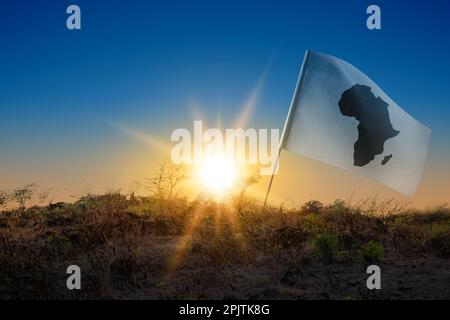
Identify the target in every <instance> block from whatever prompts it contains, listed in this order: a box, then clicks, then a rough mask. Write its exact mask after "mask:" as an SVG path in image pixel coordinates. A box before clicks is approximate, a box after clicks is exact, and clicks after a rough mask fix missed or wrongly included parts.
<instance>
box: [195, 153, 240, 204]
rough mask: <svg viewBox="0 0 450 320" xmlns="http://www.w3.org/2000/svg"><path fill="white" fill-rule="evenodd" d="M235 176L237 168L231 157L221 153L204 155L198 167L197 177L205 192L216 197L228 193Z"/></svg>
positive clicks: (234, 181)
mask: <svg viewBox="0 0 450 320" xmlns="http://www.w3.org/2000/svg"><path fill="white" fill-rule="evenodd" d="M237 176H238V172H237V168H236V166H235V164H234V162H233V159H232V158H231V157H227V156H226V155H223V154H207V155H204V157H203V159H202V161H201V164H200V167H199V178H200V182H201V184H202V187H203V189H204V191H205V193H208V194H212V195H214V196H217V197H222V196H224V195H226V194H228V193H229V192H230V191H231V189H232V188H233V186H234V185H235V183H236V179H237Z"/></svg>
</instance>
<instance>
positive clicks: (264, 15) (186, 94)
mask: <svg viewBox="0 0 450 320" xmlns="http://www.w3.org/2000/svg"><path fill="white" fill-rule="evenodd" d="M70 4H76V5H78V6H79V7H80V8H81V17H82V18H81V19H82V20H81V21H82V22H81V24H82V29H81V30H76V31H70V30H68V29H67V28H66V18H67V16H68V15H67V14H66V8H67V6H69V5H70ZM370 4H377V5H379V6H380V8H381V19H382V20H381V21H382V22H381V23H382V29H381V30H375V31H371V30H368V29H367V28H366V26H365V23H366V18H367V14H366V13H365V12H366V8H367V6H368V5H370ZM448 30H450V3H449V2H448V1H438V0H437V1H433V3H432V4H430V2H429V1H413V2H412V1H376V2H372V1H361V0H358V1H357V0H355V1H339V2H337V1H322V0H316V1H160V2H156V1H155V2H153V1H125V0H120V1H119V0H116V1H112V0H109V1H103V0H95V1H92V0H91V1H83V0H72V1H61V0H58V1H56V0H54V1H50V0H42V1H33V2H30V1H23V0H15V1H12V0H4V1H2V3H1V9H0V39H1V42H2V44H1V50H0V75H1V76H0V111H1V117H0V188H11V187H14V186H17V185H20V184H25V183H30V182H38V183H40V184H43V185H48V186H52V187H54V188H57V189H59V190H71V189H77V188H78V189H80V188H82V189H83V188H84V189H86V190H88V189H93V190H94V189H95V190H107V189H115V188H122V189H124V190H125V191H126V190H127V188H128V186H129V185H130V183H132V182H133V181H135V180H139V179H142V177H143V176H145V175H146V174H149V173H150V174H151V172H152V170H154V169H155V168H156V167H157V166H158V164H159V163H161V162H162V161H164V160H165V159H166V158H167V157H168V154H167V152H166V151H164V149H162V148H160V145H159V141H165V142H170V141H169V138H170V133H171V132H172V130H174V129H176V128H191V127H192V121H193V120H195V119H198V118H199V117H200V118H201V119H203V120H205V121H207V122H208V123H211V125H213V124H214V123H215V122H216V120H217V119H218V118H220V121H221V124H222V126H224V127H227V126H232V125H233V124H234V123H235V121H236V119H238V118H239V115H240V114H241V112H242V109H243V107H244V106H245V105H248V104H249V103H250V104H251V105H252V108H251V112H250V113H249V114H248V119H247V122H246V124H245V125H246V127H254V128H280V129H281V128H282V127H283V124H284V120H285V117H286V114H287V111H288V107H289V103H290V100H291V97H292V94H293V91H294V87H295V83H296V79H297V76H298V73H299V68H300V65H301V62H302V59H303V56H304V52H305V50H307V49H310V50H314V51H318V52H323V53H328V54H331V55H334V56H337V57H339V58H342V59H344V60H346V61H348V62H350V63H351V64H353V65H354V66H356V67H357V68H359V69H360V70H362V71H363V72H364V73H365V74H367V75H368V76H369V77H370V78H371V79H372V80H374V81H375V82H376V83H377V84H378V85H379V86H380V87H381V88H382V89H383V90H384V91H385V92H386V93H387V94H388V95H389V96H390V97H391V98H392V99H393V100H394V101H396V102H397V103H398V105H400V106H401V107H402V108H403V109H404V110H406V111H407V112H408V113H409V114H410V115H412V116H413V117H414V118H416V119H417V120H419V121H420V122H422V123H423V124H425V125H426V126H428V127H429V128H431V130H432V138H431V142H430V150H429V155H428V159H427V164H426V168H425V173H424V176H423V179H422V182H421V184H420V185H419V188H418V190H417V192H416V194H415V195H414V196H413V197H412V198H405V197H402V196H400V195H399V194H397V193H395V192H393V191H391V190H390V189H388V188H387V187H384V186H383V185H381V184H379V183H377V182H373V181H371V180H368V179H367V178H364V177H359V176H355V175H353V174H350V173H348V172H343V171H341V170H339V169H336V168H332V167H330V166H327V165H324V164H321V163H318V162H316V161H313V160H310V159H307V158H304V157H301V156H297V155H293V154H290V153H288V152H285V153H283V154H282V157H281V163H280V171H279V174H278V175H277V177H276V179H275V182H274V186H273V190H272V193H271V197H273V198H272V199H273V200H274V201H279V202H283V203H285V202H286V203H293V204H298V203H301V202H303V201H306V200H308V199H310V198H314V199H319V200H323V201H332V200H333V199H335V198H346V197H356V198H358V197H361V198H363V197H367V196H373V195H378V196H379V197H381V198H386V197H395V198H396V199H399V200H401V201H411V202H412V203H413V204H414V205H416V206H431V205H437V204H441V203H445V202H447V201H448V200H449V199H448V197H449V194H450V148H449V142H448V141H449V140H450V129H449V126H448V124H449V123H450V94H449V88H450V77H448V74H449V73H450V60H449V59H448V57H449V56H450V39H449V38H450V34H449V32H448ZM143 137H144V138H143ZM266 187H267V179H265V178H264V179H262V180H261V181H260V182H259V184H258V186H257V187H256V189H257V192H256V193H258V192H259V194H263V193H264V190H265V188H266ZM68 192H69V191H68ZM70 192H72V191H70ZM80 192H81V191H80Z"/></svg>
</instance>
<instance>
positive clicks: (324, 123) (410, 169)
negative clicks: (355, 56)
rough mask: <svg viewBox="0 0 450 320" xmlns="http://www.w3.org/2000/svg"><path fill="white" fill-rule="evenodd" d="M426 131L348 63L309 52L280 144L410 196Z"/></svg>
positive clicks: (419, 171)
mask: <svg viewBox="0 0 450 320" xmlns="http://www.w3.org/2000/svg"><path fill="white" fill-rule="evenodd" d="M430 134H431V131H430V129H428V128H427V127H425V126H424V125H422V124H421V123H420V122H418V121H417V120H415V119H414V118H413V117H411V116H410V115H409V114H407V113H406V112H405V111H404V110H403V109H402V108H400V107H399V106H398V105H397V104H396V103H395V102H394V101H392V100H391V98H389V97H388V96H387V95H386V94H385V93H384V92H383V90H381V89H380V88H379V87H378V86H377V85H376V84H375V83H374V82H373V81H372V80H370V79H369V77H367V76H366V75H365V74H364V73H362V72H361V71H359V70H358V69H356V68H355V67H353V66H352V65H351V64H349V63H347V62H345V61H343V60H341V59H338V58H335V57H333V56H330V55H325V54H320V53H315V52H307V53H306V55H305V60H304V62H303V67H302V72H301V75H300V79H299V83H298V85H297V88H296V92H295V94H294V99H293V101H292V105H291V109H290V112H289V115H288V119H287V121H286V126H285V133H284V139H283V142H282V143H283V144H282V147H284V148H285V149H287V150H290V151H293V152H296V153H298V154H301V155H304V156H307V157H310V158H313V159H316V160H319V161H322V162H325V163H327V164H331V165H334V166H336V167H339V168H343V169H347V170H350V171H352V172H356V173H359V174H363V175H366V176H369V177H371V178H374V179H376V180H378V181H380V182H383V183H384V184H386V185H388V186H389V187H391V188H393V189H395V190H397V191H399V192H401V193H403V194H406V195H412V194H413V193H414V192H415V190H416V188H417V185H418V183H419V181H420V178H421V176H422V172H423V169H424V165H425V160H426V155H427V150H428V142H429V140H430Z"/></svg>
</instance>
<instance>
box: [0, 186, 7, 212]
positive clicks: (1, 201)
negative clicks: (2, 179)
mask: <svg viewBox="0 0 450 320" xmlns="http://www.w3.org/2000/svg"><path fill="white" fill-rule="evenodd" d="M8 201H9V195H8V193H7V192H5V191H3V190H0V208H4V207H5V206H6V205H7V204H8Z"/></svg>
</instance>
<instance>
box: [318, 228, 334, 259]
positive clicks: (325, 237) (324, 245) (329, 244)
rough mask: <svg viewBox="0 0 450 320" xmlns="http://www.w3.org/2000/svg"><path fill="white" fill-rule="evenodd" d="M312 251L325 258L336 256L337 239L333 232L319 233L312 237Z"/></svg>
mask: <svg viewBox="0 0 450 320" xmlns="http://www.w3.org/2000/svg"><path fill="white" fill-rule="evenodd" d="M312 247H313V250H314V252H315V253H316V254H317V255H318V256H320V257H322V258H325V259H327V260H332V259H333V258H335V257H336V255H337V253H338V249H339V239H338V237H337V236H336V235H335V234H320V235H317V236H315V237H314V238H313V239H312Z"/></svg>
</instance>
